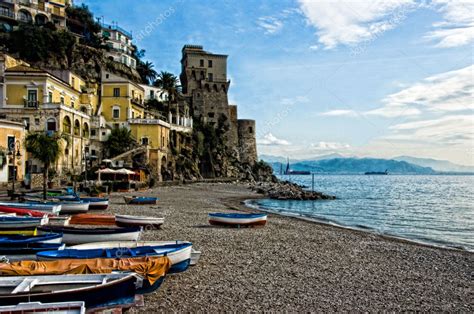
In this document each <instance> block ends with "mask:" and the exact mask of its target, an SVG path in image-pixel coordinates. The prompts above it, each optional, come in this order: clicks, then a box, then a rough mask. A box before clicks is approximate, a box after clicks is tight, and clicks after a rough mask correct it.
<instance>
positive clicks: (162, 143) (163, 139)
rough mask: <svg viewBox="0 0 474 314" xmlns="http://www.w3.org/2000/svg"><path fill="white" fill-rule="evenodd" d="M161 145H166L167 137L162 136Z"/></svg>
mask: <svg viewBox="0 0 474 314" xmlns="http://www.w3.org/2000/svg"><path fill="white" fill-rule="evenodd" d="M161 147H165V137H164V136H162V137H161Z"/></svg>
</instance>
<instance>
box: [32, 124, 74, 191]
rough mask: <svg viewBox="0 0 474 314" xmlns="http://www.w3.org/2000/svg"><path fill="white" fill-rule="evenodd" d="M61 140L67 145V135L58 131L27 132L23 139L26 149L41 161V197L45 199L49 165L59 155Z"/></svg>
mask: <svg viewBox="0 0 474 314" xmlns="http://www.w3.org/2000/svg"><path fill="white" fill-rule="evenodd" d="M62 141H65V142H66V147H67V146H69V136H68V135H66V134H60V133H55V134H52V135H50V134H48V133H45V132H35V133H29V134H28V135H27V136H26V139H25V147H26V151H27V152H29V153H31V155H32V156H33V158H35V159H38V160H39V161H41V162H42V163H43V199H46V189H47V183H48V175H49V167H50V166H51V165H52V164H54V163H55V162H56V161H58V159H59V157H60V156H61V152H62Z"/></svg>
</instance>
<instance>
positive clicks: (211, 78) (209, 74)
mask: <svg viewBox="0 0 474 314" xmlns="http://www.w3.org/2000/svg"><path fill="white" fill-rule="evenodd" d="M207 80H208V81H209V82H212V81H213V80H214V78H213V76H212V73H208V74H207Z"/></svg>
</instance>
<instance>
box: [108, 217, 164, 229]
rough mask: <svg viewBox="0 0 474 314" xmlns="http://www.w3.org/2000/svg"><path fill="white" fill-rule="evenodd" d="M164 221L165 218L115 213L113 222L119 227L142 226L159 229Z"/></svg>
mask: <svg viewBox="0 0 474 314" xmlns="http://www.w3.org/2000/svg"><path fill="white" fill-rule="evenodd" d="M164 222H165V218H158V217H145V216H131V215H115V223H116V224H117V226H120V227H131V226H143V227H151V228H154V229H159V228H160V227H161V225H162V224H163V223H164Z"/></svg>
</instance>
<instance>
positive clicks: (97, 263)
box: [0, 256, 171, 285]
mask: <svg viewBox="0 0 474 314" xmlns="http://www.w3.org/2000/svg"><path fill="white" fill-rule="evenodd" d="M170 267H171V262H170V259H169V258H168V257H166V256H160V257H137V258H121V259H112V258H94V259H79V260H78V259H62V260H57V261H19V262H14V263H10V264H7V263H1V264H0V275H2V276H42V275H65V274H107V273H111V272H113V271H130V272H134V273H136V274H138V275H140V276H141V277H142V278H143V279H145V280H148V282H149V283H150V285H153V284H154V283H155V281H157V280H158V279H160V278H161V277H162V276H164V275H166V273H167V272H168V270H169V269H170Z"/></svg>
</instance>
